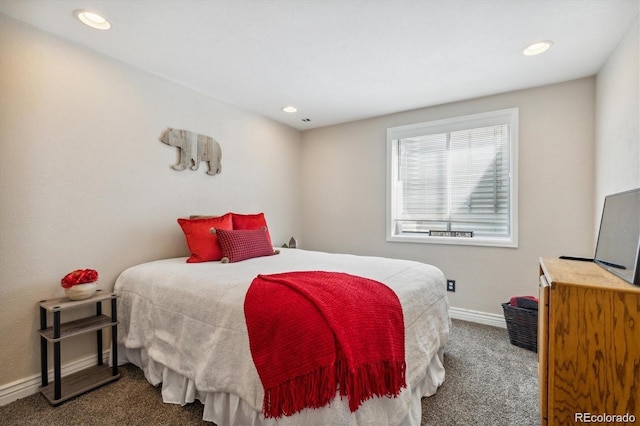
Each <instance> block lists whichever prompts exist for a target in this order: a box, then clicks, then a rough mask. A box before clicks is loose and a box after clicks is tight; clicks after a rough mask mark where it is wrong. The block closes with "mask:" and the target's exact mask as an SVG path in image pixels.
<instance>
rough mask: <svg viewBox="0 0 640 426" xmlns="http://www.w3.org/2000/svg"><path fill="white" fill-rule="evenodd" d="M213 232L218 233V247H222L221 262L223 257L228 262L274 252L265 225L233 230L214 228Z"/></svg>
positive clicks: (268, 254) (269, 254)
mask: <svg viewBox="0 0 640 426" xmlns="http://www.w3.org/2000/svg"><path fill="white" fill-rule="evenodd" d="M215 233H216V235H218V241H220V247H222V256H223V259H222V261H223V262H224V258H225V257H226V258H227V259H229V262H231V263H233V262H239V261H241V260H246V259H251V258H254V257H261V256H271V255H273V254H274V251H273V246H272V245H271V241H269V239H268V235H269V233H268V231H267V228H266V227H263V228H262V229H239V230H233V231H228V230H225V229H217V228H216V230H215Z"/></svg>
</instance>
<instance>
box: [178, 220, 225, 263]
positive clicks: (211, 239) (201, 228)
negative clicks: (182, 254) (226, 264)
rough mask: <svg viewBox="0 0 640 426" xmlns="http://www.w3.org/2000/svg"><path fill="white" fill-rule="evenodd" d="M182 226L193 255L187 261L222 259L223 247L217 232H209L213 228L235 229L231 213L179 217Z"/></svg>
mask: <svg viewBox="0 0 640 426" xmlns="http://www.w3.org/2000/svg"><path fill="white" fill-rule="evenodd" d="M178 223H179V224H180V226H181V227H182V231H183V232H184V236H185V237H186V239H187V245H188V246H189V250H190V251H191V256H190V257H189V258H188V259H187V263H198V262H210V261H213V260H220V259H222V249H221V248H220V243H219V242H218V237H217V236H216V234H212V233H211V232H209V230H210V229H211V228H219V229H229V230H231V229H233V222H232V220H231V215H230V214H229V213H227V214H225V215H224V216H218V217H208V218H205V219H182V218H181V219H178Z"/></svg>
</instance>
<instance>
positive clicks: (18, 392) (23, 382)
mask: <svg viewBox="0 0 640 426" xmlns="http://www.w3.org/2000/svg"><path fill="white" fill-rule="evenodd" d="M102 359H103V360H104V362H105V363H108V362H109V350H105V351H104V352H103V353H102ZM94 365H96V356H95V355H90V356H87V357H85V358H81V359H79V360H76V361H73V362H70V363H68V364H65V365H63V366H62V368H61V373H62V376H63V377H64V376H66V375H69V374H72V373H75V372H76V371H80V370H84V369H85V368H88V367H91V366H94ZM52 381H53V368H52V369H50V370H49V382H52ZM41 385H42V377H41V376H40V374H35V375H33V376H31V377H27V378H24V379H20V380H16V381H15V382H12V383H8V384H6V385H2V386H0V406H2V405H7V404H9V403H11V402H13V401H15V400H17V399H20V398H25V397H27V396H29V395H33V394H34V393H37V392H38V391H39V390H40V386H41Z"/></svg>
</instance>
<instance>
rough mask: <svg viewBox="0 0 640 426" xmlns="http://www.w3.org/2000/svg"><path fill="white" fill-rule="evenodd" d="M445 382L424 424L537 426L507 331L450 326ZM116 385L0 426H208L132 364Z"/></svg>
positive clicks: (39, 405) (525, 366)
mask: <svg viewBox="0 0 640 426" xmlns="http://www.w3.org/2000/svg"><path fill="white" fill-rule="evenodd" d="M445 368H446V380H445V383H444V384H443V385H442V386H441V387H440V389H439V390H438V393H437V394H436V395H434V396H432V397H430V398H423V400H422V424H423V425H429V426H430V425H445V426H446V425H491V426H498V425H505V426H507V425H538V424H540V421H539V414H538V413H539V412H538V381H537V363H536V354H535V353H534V352H530V351H527V350H525V349H521V348H518V347H516V346H513V345H511V344H510V343H509V338H508V335H507V331H506V330H504V329H500V328H494V327H488V326H484V325H478V324H473V323H468V322H464V321H458V320H453V328H452V331H451V340H450V342H449V344H448V345H447V348H446V351H445ZM120 373H121V375H122V377H121V378H120V380H118V381H116V382H113V383H111V384H108V385H106V386H104V387H102V388H99V389H96V390H94V391H92V392H89V393H86V394H84V395H81V396H79V397H77V398H74V399H71V400H69V401H67V402H65V403H63V404H61V405H60V406H59V407H51V406H50V405H49V404H48V402H47V401H46V400H45V398H44V397H43V396H41V395H40V394H35V395H32V396H29V397H27V398H23V399H20V400H18V401H15V402H13V403H11V404H8V405H5V406H3V407H0V423H2V424H5V425H43V424H46V425H124V424H126V425H187V424H193V425H198V424H202V425H207V424H208V425H211V424H212V423H207V422H204V421H202V405H201V404H200V403H198V402H196V403H194V404H189V405H187V406H185V407H181V406H179V405H173V404H163V403H162V398H161V396H160V390H159V389H158V388H154V387H152V386H151V385H149V384H148V383H147V382H146V380H145V379H144V375H143V374H142V371H141V370H139V369H138V368H137V367H134V366H133V365H130V364H128V365H125V366H122V367H121V368H120Z"/></svg>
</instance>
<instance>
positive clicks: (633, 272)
mask: <svg viewBox="0 0 640 426" xmlns="http://www.w3.org/2000/svg"><path fill="white" fill-rule="evenodd" d="M639 254H640V188H638V189H633V190H631V191H625V192H620V193H617V194H611V195H607V196H606V197H605V199H604V206H603V208H602V218H601V219H600V231H599V232H598V243H597V244H596V254H595V259H594V261H595V262H596V263H597V264H598V265H600V266H601V267H603V268H604V269H606V270H607V271H609V272H611V273H612V274H615V275H617V276H619V277H620V278H622V279H623V280H625V281H627V282H629V283H631V284H635V285H640V275H639V273H638V272H639V269H638V268H639V266H640V265H638V255H639Z"/></svg>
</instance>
